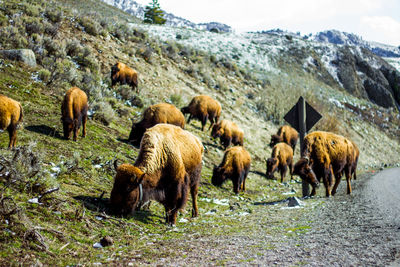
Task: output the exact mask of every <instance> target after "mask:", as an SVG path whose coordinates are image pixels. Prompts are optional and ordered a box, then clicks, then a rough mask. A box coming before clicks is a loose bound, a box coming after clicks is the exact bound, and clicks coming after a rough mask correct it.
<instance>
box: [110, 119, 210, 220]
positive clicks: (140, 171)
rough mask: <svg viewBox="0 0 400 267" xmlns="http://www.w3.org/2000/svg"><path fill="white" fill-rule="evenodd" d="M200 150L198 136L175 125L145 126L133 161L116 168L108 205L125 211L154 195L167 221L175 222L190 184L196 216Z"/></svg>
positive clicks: (153, 197)
mask: <svg viewBox="0 0 400 267" xmlns="http://www.w3.org/2000/svg"><path fill="white" fill-rule="evenodd" d="M203 150H204V148H203V145H202V143H201V141H200V140H199V139H198V138H197V137H195V136H194V135H192V134H191V133H189V132H188V131H185V130H183V129H182V128H180V127H178V126H175V125H171V124H157V125H156V126H154V127H152V128H150V129H148V130H147V131H146V132H145V134H144V135H143V138H142V142H141V143H140V151H139V155H138V157H137V159H136V161H135V163H134V164H133V165H130V164H122V165H120V166H119V167H118V168H117V175H116V177H115V181H114V186H113V188H112V191H111V197H110V202H111V208H112V209H113V210H114V212H115V213H117V214H122V215H128V214H130V213H132V212H133V211H134V210H135V209H136V208H138V207H140V206H141V205H142V204H143V203H146V202H147V201H149V200H151V199H154V200H157V201H158V202H160V203H161V204H162V205H164V207H165V211H166V222H167V223H168V224H175V223H176V216H177V213H178V211H179V210H181V209H183V207H184V206H185V204H186V201H187V198H188V191H189V188H190V192H191V196H192V204H193V210H192V216H193V217H196V216H198V207H197V192H198V187H199V182H200V174H201V168H202V154H203Z"/></svg>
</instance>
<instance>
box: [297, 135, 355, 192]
mask: <svg viewBox="0 0 400 267" xmlns="http://www.w3.org/2000/svg"><path fill="white" fill-rule="evenodd" d="M357 151H358V148H357V147H356V146H355V144H354V143H353V142H352V141H350V140H349V139H347V138H345V137H343V136H340V135H336V134H333V133H329V132H323V131H316V132H313V133H310V134H308V135H307V136H306V137H305V138H304V149H303V151H302V153H301V157H302V158H301V159H300V160H299V161H298V162H297V163H296V164H295V166H294V172H293V173H294V174H297V175H299V176H300V177H301V178H302V179H303V180H304V181H306V182H308V183H310V184H311V185H312V187H313V189H312V192H311V195H312V196H313V195H315V193H316V190H315V189H316V186H317V185H318V183H319V182H320V181H321V178H322V181H323V183H324V186H325V191H326V196H327V197H329V196H331V195H335V193H336V189H337V187H338V185H339V183H340V180H341V177H342V174H343V173H344V174H345V175H346V180H347V194H351V183H350V180H351V176H352V174H355V171H356V168H357V161H358V156H356V155H357V154H358V153H357Z"/></svg>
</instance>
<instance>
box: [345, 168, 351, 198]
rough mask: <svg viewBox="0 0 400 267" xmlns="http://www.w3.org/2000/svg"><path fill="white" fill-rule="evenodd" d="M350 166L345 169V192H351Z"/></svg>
mask: <svg viewBox="0 0 400 267" xmlns="http://www.w3.org/2000/svg"><path fill="white" fill-rule="evenodd" d="M351 169H352V168H351V167H349V168H348V169H346V181H347V194H351Z"/></svg>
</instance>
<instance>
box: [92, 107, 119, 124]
mask: <svg viewBox="0 0 400 267" xmlns="http://www.w3.org/2000/svg"><path fill="white" fill-rule="evenodd" d="M91 109H92V111H93V119H95V120H97V121H99V122H101V123H102V124H104V125H106V126H108V125H110V124H111V123H112V122H113V121H114V119H115V117H116V113H115V111H114V109H113V108H112V106H111V105H110V103H108V102H103V101H99V102H94V103H93V104H92V105H91Z"/></svg>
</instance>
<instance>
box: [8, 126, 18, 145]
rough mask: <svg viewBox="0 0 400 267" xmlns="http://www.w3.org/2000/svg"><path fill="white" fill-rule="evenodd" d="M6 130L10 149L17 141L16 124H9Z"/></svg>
mask: <svg viewBox="0 0 400 267" xmlns="http://www.w3.org/2000/svg"><path fill="white" fill-rule="evenodd" d="M7 130H8V135H9V137H10V142H9V143H8V148H9V149H11V148H13V147H15V143H16V142H17V126H16V125H12V124H10V126H9V127H8V129H7Z"/></svg>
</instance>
